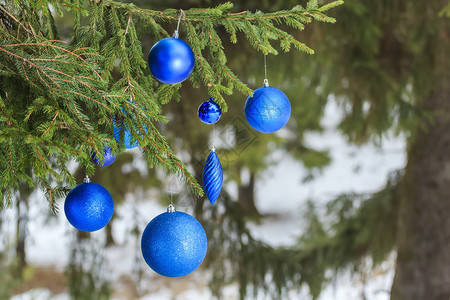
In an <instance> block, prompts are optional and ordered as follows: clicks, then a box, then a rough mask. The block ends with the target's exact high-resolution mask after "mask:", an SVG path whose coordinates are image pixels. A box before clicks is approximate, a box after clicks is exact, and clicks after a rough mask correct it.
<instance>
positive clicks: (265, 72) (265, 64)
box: [264, 54, 269, 87]
mask: <svg viewBox="0 0 450 300" xmlns="http://www.w3.org/2000/svg"><path fill="white" fill-rule="evenodd" d="M266 57H267V55H266V54H264V86H265V87H267V86H269V80H268V79H267V58H266Z"/></svg>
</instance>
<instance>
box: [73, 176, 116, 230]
mask: <svg viewBox="0 0 450 300" xmlns="http://www.w3.org/2000/svg"><path fill="white" fill-rule="evenodd" d="M64 212H65V214H66V218H67V220H68V221H69V222H70V224H72V226H73V227H75V228H76V229H78V230H81V231H86V232H92V231H96V230H99V229H101V228H103V227H105V226H106V224H108V222H109V221H110V220H111V218H112V215H113V213H114V202H113V199H112V197H111V194H110V193H109V192H108V190H107V189H105V188H104V187H103V186H101V185H100V184H97V183H93V182H89V183H82V184H79V185H77V186H76V187H75V188H73V189H72V190H71V191H70V192H69V194H68V195H67V197H66V201H65V202H64Z"/></svg>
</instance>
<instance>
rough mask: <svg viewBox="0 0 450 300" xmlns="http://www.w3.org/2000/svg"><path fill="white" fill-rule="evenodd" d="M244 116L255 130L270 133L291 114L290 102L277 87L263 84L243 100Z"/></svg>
mask: <svg viewBox="0 0 450 300" xmlns="http://www.w3.org/2000/svg"><path fill="white" fill-rule="evenodd" d="M244 111H245V118H246V119H247V122H248V123H249V124H250V125H251V126H252V127H253V128H254V129H255V130H257V131H259V132H262V133H272V132H275V131H278V130H280V129H281V128H283V127H284V126H285V125H286V124H287V122H288V121H289V118H290V116H291V103H290V102H289V99H288V97H287V96H286V95H285V94H284V93H283V92H282V91H280V90H279V89H277V88H274V87H270V86H269V83H268V82H267V81H265V82H264V86H263V87H261V88H259V89H257V90H256V91H254V92H253V97H248V98H247V101H246V102H245V109H244Z"/></svg>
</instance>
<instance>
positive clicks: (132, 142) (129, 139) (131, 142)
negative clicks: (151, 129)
mask: <svg viewBox="0 0 450 300" xmlns="http://www.w3.org/2000/svg"><path fill="white" fill-rule="evenodd" d="M130 102H131V103H132V104H134V105H136V104H135V103H134V102H132V101H130ZM121 110H122V112H123V113H124V114H125V115H126V114H127V113H126V112H125V110H124V109H123V108H122V109H121ZM133 129H134V130H135V131H136V133H137V134H138V135H139V136H142V133H140V132H139V130H138V129H137V128H133ZM113 130H114V139H115V140H116V142H117V143H119V140H120V132H121V130H122V125H121V124H117V123H116V118H113ZM123 130H124V133H123V142H124V144H125V148H127V149H133V148H136V147H138V146H139V141H138V140H136V139H135V138H133V136H132V134H131V131H130V128H129V127H128V126H127V125H124V128H123ZM144 130H145V132H146V133H147V131H148V129H147V127H146V126H145V125H144Z"/></svg>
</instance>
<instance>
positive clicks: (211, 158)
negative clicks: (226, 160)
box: [202, 150, 223, 204]
mask: <svg viewBox="0 0 450 300" xmlns="http://www.w3.org/2000/svg"><path fill="white" fill-rule="evenodd" d="M202 179H203V188H204V189H205V192H206V196H207V197H208V199H209V202H211V204H214V203H215V202H216V200H217V198H219V194H220V191H221V190H222V184H223V172H222V165H221V164H220V161H219V158H218V157H217V154H216V152H215V151H214V150H212V151H211V153H210V154H209V155H208V159H207V160H206V163H205V166H204V167H203V175H202Z"/></svg>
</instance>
